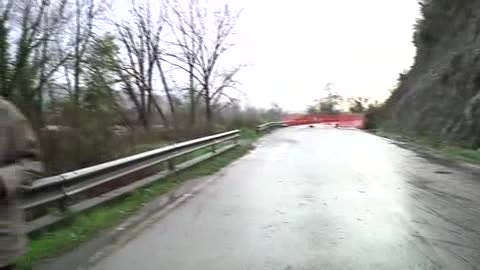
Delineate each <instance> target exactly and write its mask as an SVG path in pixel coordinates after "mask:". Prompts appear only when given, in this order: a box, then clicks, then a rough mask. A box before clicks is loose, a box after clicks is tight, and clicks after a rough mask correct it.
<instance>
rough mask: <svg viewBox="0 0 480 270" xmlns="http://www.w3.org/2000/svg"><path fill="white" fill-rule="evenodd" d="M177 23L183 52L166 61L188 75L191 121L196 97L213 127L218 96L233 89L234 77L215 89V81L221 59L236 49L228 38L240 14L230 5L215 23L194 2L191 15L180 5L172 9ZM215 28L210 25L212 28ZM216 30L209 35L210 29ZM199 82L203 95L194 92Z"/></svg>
mask: <svg viewBox="0 0 480 270" xmlns="http://www.w3.org/2000/svg"><path fill="white" fill-rule="evenodd" d="M171 9H172V11H173V14H175V20H171V21H170V25H171V27H172V30H173V31H172V32H173V33H174V36H175V39H176V41H175V42H174V43H173V44H174V45H175V46H177V47H178V48H180V51H181V52H182V54H180V55H178V54H174V53H170V54H167V55H166V57H164V58H162V59H163V60H164V61H167V62H168V63H170V64H172V65H174V66H176V67H178V68H180V69H182V70H184V71H185V72H187V73H188V75H189V88H188V89H189V98H190V104H191V107H190V115H191V116H190V118H191V122H194V120H195V116H194V113H195V104H196V100H197V98H196V97H195V94H196V93H195V92H197V95H198V96H199V97H201V98H202V99H203V102H204V104H205V118H206V120H207V123H208V124H209V125H210V124H211V122H212V117H213V109H212V107H213V105H214V103H215V100H217V98H218V97H219V96H223V97H228V95H227V94H226V92H225V90H226V89H228V88H229V86H231V82H233V75H235V74H237V73H238V69H237V70H236V71H235V72H233V73H230V74H224V75H223V76H224V77H225V78H229V79H228V80H227V81H224V84H223V85H222V86H220V87H217V88H216V89H215V77H216V75H218V73H219V72H218V69H217V67H218V63H219V59H220V57H221V56H222V55H223V54H225V52H226V51H227V50H228V49H229V48H230V47H231V46H233V44H231V43H229V42H228V38H229V37H230V35H231V34H232V33H233V30H234V28H235V25H236V21H237V19H238V17H239V13H238V14H236V15H232V14H231V13H230V9H229V6H228V5H225V6H224V8H223V9H221V10H217V11H216V12H214V13H213V22H210V17H209V14H208V12H207V11H206V10H205V9H202V8H201V6H200V4H199V3H198V1H197V0H191V1H190V3H189V5H188V11H183V10H182V8H181V7H180V5H179V4H178V2H177V4H176V5H171ZM211 23H212V24H213V25H210V24H211ZM211 28H213V29H215V32H209V31H208V29H211ZM194 81H196V82H197V83H198V85H199V86H200V91H196V90H195V83H194Z"/></svg>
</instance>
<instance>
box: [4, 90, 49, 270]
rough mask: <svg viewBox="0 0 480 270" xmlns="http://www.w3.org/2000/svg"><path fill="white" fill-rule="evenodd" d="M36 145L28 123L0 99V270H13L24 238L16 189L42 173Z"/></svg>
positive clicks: (24, 240)
mask: <svg viewBox="0 0 480 270" xmlns="http://www.w3.org/2000/svg"><path fill="white" fill-rule="evenodd" d="M39 153H40V152H39V145H38V141H37V139H36V137H35V134H34V133H33V130H32V128H31V127H30V124H29V123H28V120H27V119H26V118H25V117H24V116H23V115H22V114H21V113H20V112H19V111H18V110H17V109H16V108H15V106H13V105H12V104H10V103H9V102H7V101H5V100H4V99H2V98H0V269H14V264H15V261H16V260H17V258H18V257H19V256H21V255H23V253H24V252H25V249H26V244H27V241H26V237H25V232H24V229H25V226H24V218H23V212H22V210H21V209H20V208H19V205H18V202H19V200H18V199H19V194H18V190H19V187H20V186H21V185H30V184H31V183H32V181H33V180H34V179H35V178H36V176H38V174H39V173H40V172H42V169H43V168H42V164H41V162H40V161H39Z"/></svg>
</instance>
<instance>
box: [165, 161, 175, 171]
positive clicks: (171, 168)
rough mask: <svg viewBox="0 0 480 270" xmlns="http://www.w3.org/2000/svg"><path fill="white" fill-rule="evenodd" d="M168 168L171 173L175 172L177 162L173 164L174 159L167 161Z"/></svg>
mask: <svg viewBox="0 0 480 270" xmlns="http://www.w3.org/2000/svg"><path fill="white" fill-rule="evenodd" d="M167 166H168V169H169V170H170V171H175V162H173V159H169V160H168V161H167Z"/></svg>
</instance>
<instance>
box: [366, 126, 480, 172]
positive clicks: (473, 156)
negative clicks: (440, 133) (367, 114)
mask: <svg viewBox="0 0 480 270" xmlns="http://www.w3.org/2000/svg"><path fill="white" fill-rule="evenodd" d="M376 134H377V135H379V136H382V137H386V138H389V139H393V140H398V141H407V142H412V143H415V144H418V145H422V146H427V147H429V148H432V149H434V150H437V151H438V152H440V153H441V154H443V155H444V156H445V157H446V158H449V159H451V160H461V161H465V162H469V163H474V164H480V149H479V150H475V149H471V148H466V147H462V146H459V145H452V144H447V143H445V142H444V141H442V140H440V139H437V138H429V137H416V138H412V137H407V136H404V135H399V134H394V133H391V132H386V131H383V130H378V131H377V132H376Z"/></svg>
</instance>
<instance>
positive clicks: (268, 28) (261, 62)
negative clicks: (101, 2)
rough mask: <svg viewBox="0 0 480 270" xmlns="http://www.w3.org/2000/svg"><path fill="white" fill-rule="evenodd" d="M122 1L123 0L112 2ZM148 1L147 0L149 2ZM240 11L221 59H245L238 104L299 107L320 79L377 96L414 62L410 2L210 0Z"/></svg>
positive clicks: (318, 91) (315, 93)
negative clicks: (242, 95) (229, 45)
mask: <svg viewBox="0 0 480 270" xmlns="http://www.w3.org/2000/svg"><path fill="white" fill-rule="evenodd" d="M119 2H121V3H124V2H125V4H126V2H127V1H126V0H116V4H119ZM151 2H152V1H151ZM209 3H210V5H215V6H218V4H219V3H229V4H230V5H231V7H232V8H233V9H236V10H239V9H243V11H242V15H241V17H240V20H239V22H238V25H237V29H236V34H235V36H233V37H232V39H231V41H232V42H234V43H235V44H236V46H235V47H233V49H232V50H231V51H230V52H228V55H225V59H224V61H223V62H224V63H226V64H227V65H228V64H231V66H235V65H237V64H247V65H249V66H248V67H247V68H245V69H244V70H243V71H242V73H240V74H239V77H238V79H239V80H240V81H241V83H242V86H241V87H240V88H241V89H242V90H243V91H244V92H245V93H246V94H247V97H246V98H245V99H244V104H249V105H253V106H257V107H269V106H270V104H271V103H273V102H275V103H278V104H279V105H280V106H281V107H282V108H285V109H287V110H289V111H304V110H305V108H306V107H307V105H309V104H311V103H312V102H313V100H315V99H318V98H320V97H322V95H323V91H322V90H323V87H324V85H325V84H326V83H328V82H332V83H334V87H333V89H334V90H335V91H337V92H338V93H339V94H341V95H343V96H345V97H351V96H362V97H369V98H371V99H375V100H379V101H383V100H384V99H385V98H386V97H388V95H389V93H390V92H389V90H390V89H392V88H393V87H394V86H395V84H396V80H397V78H398V74H399V73H400V72H402V71H403V70H405V69H408V68H409V67H410V66H411V65H412V63H413V57H414V55H415V48H414V46H413V44H412V42H411V41H412V36H413V24H414V23H415V19H416V18H417V17H418V16H419V7H418V4H417V1H416V0H361V1H360V0H241V1H240V0H210V2H209Z"/></svg>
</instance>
